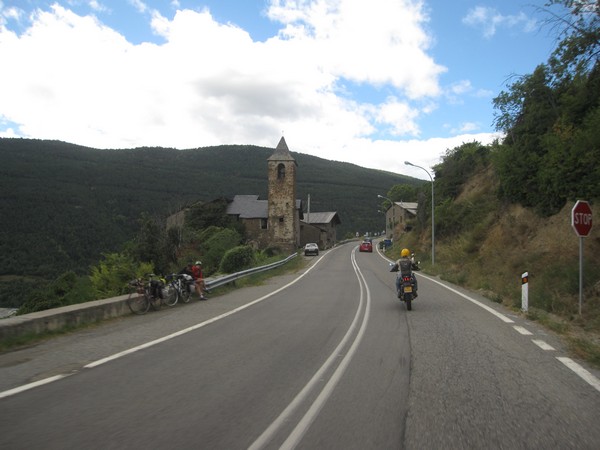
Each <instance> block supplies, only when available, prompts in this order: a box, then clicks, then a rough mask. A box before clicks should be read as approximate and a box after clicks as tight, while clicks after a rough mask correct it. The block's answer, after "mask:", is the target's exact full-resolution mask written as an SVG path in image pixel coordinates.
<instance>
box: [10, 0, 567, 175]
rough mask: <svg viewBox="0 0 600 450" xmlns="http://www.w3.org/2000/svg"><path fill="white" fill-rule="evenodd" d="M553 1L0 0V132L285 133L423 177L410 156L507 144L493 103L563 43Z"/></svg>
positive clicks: (198, 138) (119, 141) (270, 138)
mask: <svg viewBox="0 0 600 450" xmlns="http://www.w3.org/2000/svg"><path fill="white" fill-rule="evenodd" d="M544 3H545V0H529V1H527V0H524V1H521V0H503V1H490V0H480V1H476V0H452V1H448V0H369V1H364V0H198V1H195V0H162V1H159V0H53V1H50V0H18V1H14V0H0V60H1V61H3V67H4V70H2V71H0V136H4V137H10V136H20V137H28V138H37V139H58V140H63V141H67V142H72V143H76V144H80V145H85V146H90V147H94V148H132V147H138V146H163V147H173V148H179V149H186V148H196V147H204V146H209V145H221V144H253V145H262V146H267V147H274V146H275V145H276V144H277V142H278V141H279V138H280V137H281V135H282V134H283V135H284V136H285V138H286V141H287V143H288V146H289V147H290V149H291V150H292V151H297V152H300V153H307V154H312V155H315V156H319V157H322V158H326V159H330V160H337V161H348V162H351V163H354V164H358V165H360V166H363V167H370V168H376V169H381V170H387V171H392V172H397V173H403V174H407V175H411V176H416V177H419V178H424V179H428V177H427V175H426V174H425V173H424V172H423V171H422V170H419V169H416V168H411V167H409V166H406V165H404V161H406V160H409V161H411V162H412V163H414V164H417V165H421V166H423V167H425V168H427V169H429V168H430V167H432V166H433V165H434V164H436V163H438V162H439V161H440V158H441V157H442V156H443V155H444V154H445V152H446V150H448V149H451V148H454V147H456V146H457V145H460V144H462V143H464V142H472V141H474V140H476V141H479V142H482V143H489V142H491V141H492V140H493V139H494V138H496V137H498V134H497V133H496V132H495V130H494V128H493V124H492V122H493V112H494V111H493V105H492V100H493V98H494V97H495V96H497V95H498V94H499V93H500V91H501V90H503V89H506V83H507V82H508V81H509V80H510V79H511V78H510V77H511V76H514V75H525V74H528V73H531V72H532V71H533V69H534V68H535V67H536V66H537V65H538V64H540V63H544V62H546V61H547V59H548V56H549V55H550V53H551V51H552V49H553V48H554V45H555V39H556V36H555V34H553V33H554V32H553V30H552V29H551V28H550V27H549V26H547V25H544V21H546V20H547V19H548V18H549V16H548V14H547V13H544V12H543V11H541V10H540V8H542V7H543V6H544ZM7 61H10V63H9V64H7ZM7 69H9V70H7Z"/></svg>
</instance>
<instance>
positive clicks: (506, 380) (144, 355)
mask: <svg viewBox="0 0 600 450" xmlns="http://www.w3.org/2000/svg"><path fill="white" fill-rule="evenodd" d="M307 259H309V260H310V264H309V265H308V266H307V268H306V269H303V270H302V271H301V272H299V273H296V274H292V275H285V276H280V277H276V278H273V279H271V280H269V281H268V282H267V283H266V284H265V285H263V286H257V287H251V288H243V289H239V290H236V291H235V292H231V293H229V294H226V295H223V296H220V297H213V298H211V299H210V300H209V301H207V302H195V303H190V304H187V305H177V306H175V307H174V308H171V309H163V310H161V311H159V312H154V313H152V312H150V313H148V314H147V315H145V316H133V315H132V316H128V317H125V318H122V319H118V320H113V321H110V322H108V323H104V324H102V325H99V326H96V327H91V328H87V329H85V330H81V331H78V332H75V333H71V334H69V335H65V336H61V337H58V338H54V339H51V340H49V341H46V342H44V343H41V344H38V345H35V346H32V347H30V348H27V349H23V350H18V351H13V352H9V353H5V354H2V355H0V448H2V449H11V450H12V449H29V450H31V449H124V448H127V449H137V448H144V449H167V448H168V449H247V448H251V449H276V448H301V449H441V448H450V449H471V448H473V449H479V448H485V449H501V448H502V449H548V448H560V449H598V448H600V426H599V424H598V419H599V418H600V382H599V381H598V377H599V373H598V371H597V370H595V369H593V368H591V367H588V366H586V365H585V364H584V363H582V362H577V361H574V360H573V359H572V358H569V355H568V353H567V351H566V350H565V346H564V344H563V342H561V340H560V339H559V338H558V337H557V336H554V335H552V334H550V333H548V332H547V331H544V329H542V328H541V327H539V326H538V325H537V324H535V323H532V322H528V321H526V320H524V319H523V318H522V317H520V316H519V315H518V314H514V313H511V312H510V311H508V310H506V309H504V308H503V307H501V306H500V305H497V304H495V303H492V302H490V301H489V300H487V299H485V298H482V297H480V296H478V295H477V294H474V293H472V292H468V291H465V290H462V289H460V288H457V287H455V286H450V285H448V284H446V283H441V282H440V281H439V280H436V279H431V278H429V277H426V276H424V275H419V298H418V299H417V300H415V301H414V303H413V310H412V311H407V310H406V307H405V305H404V304H402V303H400V302H399V301H398V300H397V299H396V298H395V295H394V276H395V275H394V274H393V273H390V272H389V267H388V262H387V261H386V260H385V259H384V258H383V257H382V256H381V255H380V254H379V253H378V252H377V249H375V251H374V252H373V253H372V254H371V253H359V252H358V251H357V248H356V245H355V244H346V245H343V246H340V247H337V248H335V249H333V250H330V251H327V252H322V253H321V254H320V255H319V256H318V257H311V258H307Z"/></svg>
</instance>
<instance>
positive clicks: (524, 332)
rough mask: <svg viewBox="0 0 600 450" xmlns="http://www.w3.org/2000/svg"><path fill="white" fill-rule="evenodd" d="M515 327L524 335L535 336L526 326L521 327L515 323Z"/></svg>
mask: <svg viewBox="0 0 600 450" xmlns="http://www.w3.org/2000/svg"><path fill="white" fill-rule="evenodd" d="M513 328H514V329H515V330H517V331H518V332H519V333H521V334H522V335H523V336H533V333H532V332H531V331H529V330H528V329H527V328H525V327H521V326H519V325H513Z"/></svg>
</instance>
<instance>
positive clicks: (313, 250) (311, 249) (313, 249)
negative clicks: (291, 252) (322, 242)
mask: <svg viewBox="0 0 600 450" xmlns="http://www.w3.org/2000/svg"><path fill="white" fill-rule="evenodd" d="M318 254H319V246H318V245H317V244H315V243H314V242H309V243H308V244H306V245H305V246H304V256H308V255H315V256H316V255H318Z"/></svg>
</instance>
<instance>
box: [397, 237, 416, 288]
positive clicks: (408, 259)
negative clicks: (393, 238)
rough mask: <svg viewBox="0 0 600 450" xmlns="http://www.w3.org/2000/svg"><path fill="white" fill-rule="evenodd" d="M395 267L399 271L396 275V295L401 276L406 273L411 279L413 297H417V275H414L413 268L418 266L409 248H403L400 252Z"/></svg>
mask: <svg viewBox="0 0 600 450" xmlns="http://www.w3.org/2000/svg"><path fill="white" fill-rule="evenodd" d="M396 267H397V270H398V272H399V273H398V276H397V277H396V292H398V297H400V286H401V284H402V276H403V275H405V276H406V275H408V276H410V277H411V279H412V285H413V289H414V297H415V298H417V297H418V296H419V293H418V292H417V291H418V289H419V286H418V284H417V277H415V274H414V273H413V270H419V267H418V266H417V264H416V263H415V258H414V254H413V255H411V253H410V250H409V249H407V248H403V249H402V251H401V252H400V259H399V260H398V261H396Z"/></svg>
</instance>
